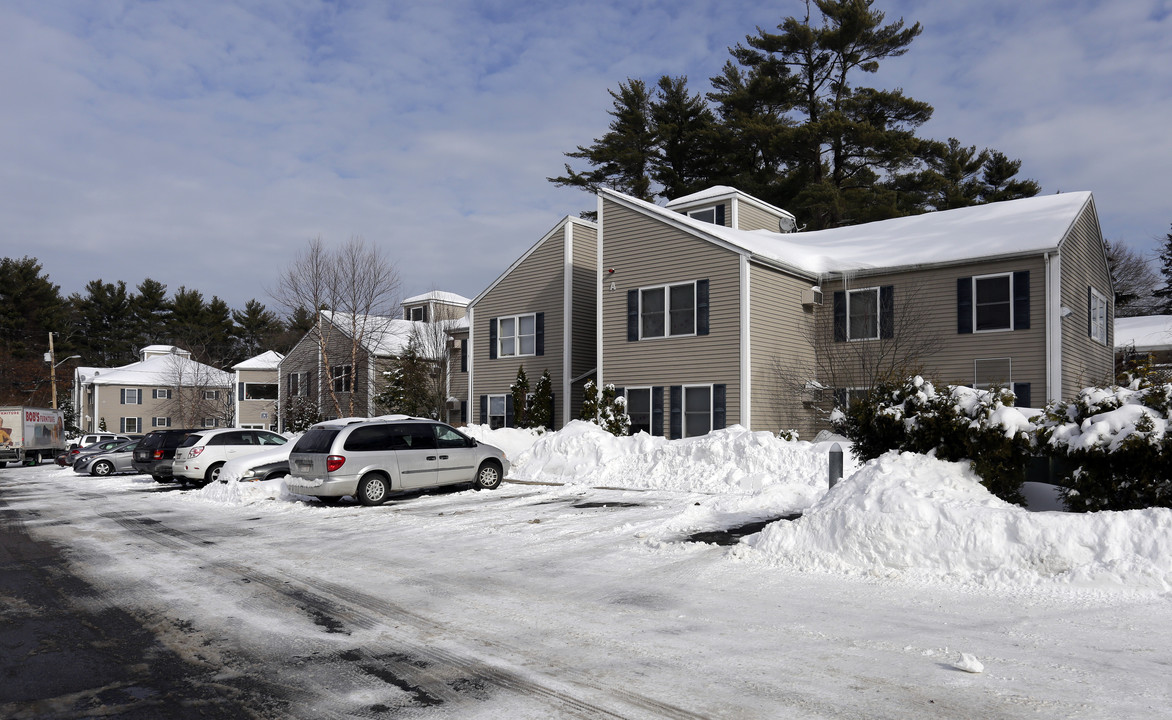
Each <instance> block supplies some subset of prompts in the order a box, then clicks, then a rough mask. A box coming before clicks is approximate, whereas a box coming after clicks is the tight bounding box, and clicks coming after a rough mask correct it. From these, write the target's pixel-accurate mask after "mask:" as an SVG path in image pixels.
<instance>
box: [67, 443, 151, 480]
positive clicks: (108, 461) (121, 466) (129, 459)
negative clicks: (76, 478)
mask: <svg viewBox="0 0 1172 720" xmlns="http://www.w3.org/2000/svg"><path fill="white" fill-rule="evenodd" d="M136 447H138V440H131V441H130V442H126V443H122V444H121V445H118V446H115V447H113V448H110V449H109V450H105V451H103V452H98V453H93V454H92V455H82V456H81V457H79V458H78V459H77V460H75V461H74V463H73V471H74V472H77V473H82V474H85V475H100V476H105V475H114V474H115V473H137V472H138V470H136V469H135V467H134V449H135V448H136Z"/></svg>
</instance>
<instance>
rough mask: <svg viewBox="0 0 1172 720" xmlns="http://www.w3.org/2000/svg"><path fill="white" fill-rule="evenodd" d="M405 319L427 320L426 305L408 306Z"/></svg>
mask: <svg viewBox="0 0 1172 720" xmlns="http://www.w3.org/2000/svg"><path fill="white" fill-rule="evenodd" d="M407 319H408V320H413V321H415V322H427V306H426V305H420V306H419V307H413V308H409V309H408V310H407Z"/></svg>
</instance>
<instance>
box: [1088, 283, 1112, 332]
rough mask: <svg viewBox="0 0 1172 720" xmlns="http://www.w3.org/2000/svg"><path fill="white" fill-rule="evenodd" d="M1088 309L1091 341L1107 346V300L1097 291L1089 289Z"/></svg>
mask: <svg viewBox="0 0 1172 720" xmlns="http://www.w3.org/2000/svg"><path fill="white" fill-rule="evenodd" d="M1088 305H1089V307H1088V308H1087V311H1088V312H1089V313H1090V333H1091V339H1093V340H1096V341H1098V342H1101V343H1103V344H1104V345H1106V344H1107V298H1106V297H1104V296H1103V295H1102V293H1100V292H1099V291H1098V290H1096V289H1094V288H1091V289H1090V299H1089V301H1088Z"/></svg>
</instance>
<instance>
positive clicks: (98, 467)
mask: <svg viewBox="0 0 1172 720" xmlns="http://www.w3.org/2000/svg"><path fill="white" fill-rule="evenodd" d="M112 472H114V466H113V465H111V464H110V463H108V462H106V461H105V460H99V461H97V462H96V463H94V466H93V467H92V468H90V474H91V475H109V474H110V473H112Z"/></svg>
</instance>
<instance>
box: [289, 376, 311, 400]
mask: <svg viewBox="0 0 1172 720" xmlns="http://www.w3.org/2000/svg"><path fill="white" fill-rule="evenodd" d="M305 380H306V378H305V373H303V372H291V373H289V396H290V397H300V396H302V395H304V394H305V393H306V392H307V391H308V388H307V387H306V385H307V384H308V383H306V382H305Z"/></svg>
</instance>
